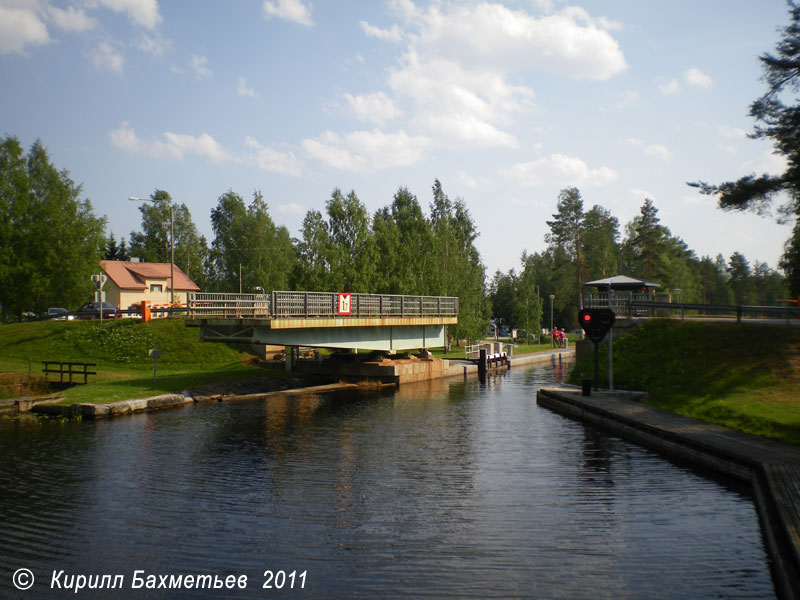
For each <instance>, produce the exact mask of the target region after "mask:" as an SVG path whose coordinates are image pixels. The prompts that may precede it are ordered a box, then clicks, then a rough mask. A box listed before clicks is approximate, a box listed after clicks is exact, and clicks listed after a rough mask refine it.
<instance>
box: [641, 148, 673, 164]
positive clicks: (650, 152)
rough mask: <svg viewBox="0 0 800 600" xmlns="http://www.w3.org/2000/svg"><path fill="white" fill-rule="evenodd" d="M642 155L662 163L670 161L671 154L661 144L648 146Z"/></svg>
mask: <svg viewBox="0 0 800 600" xmlns="http://www.w3.org/2000/svg"><path fill="white" fill-rule="evenodd" d="M644 153H645V155H646V156H652V157H654V158H659V159H661V160H663V161H668V160H670V159H672V152H670V151H669V150H667V149H666V147H664V146H662V145H661V144H650V145H649V146H647V147H646V148H645V149H644Z"/></svg>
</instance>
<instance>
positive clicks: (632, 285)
mask: <svg viewBox="0 0 800 600" xmlns="http://www.w3.org/2000/svg"><path fill="white" fill-rule="evenodd" d="M584 285H588V286H591V287H596V288H608V287H609V286H610V287H611V289H612V290H637V289H642V288H657V287H661V286H660V285H659V284H657V283H653V282H652V281H645V280H644V279H635V278H633V277H628V276H627V275H614V276H613V277H606V278H605V279H597V280H595V281H587V282H586V283H585V284H584Z"/></svg>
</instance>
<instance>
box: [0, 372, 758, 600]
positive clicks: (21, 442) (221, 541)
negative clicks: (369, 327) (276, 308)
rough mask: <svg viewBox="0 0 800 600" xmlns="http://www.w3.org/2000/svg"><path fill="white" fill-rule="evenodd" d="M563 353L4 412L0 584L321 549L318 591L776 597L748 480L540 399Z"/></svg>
mask: <svg viewBox="0 0 800 600" xmlns="http://www.w3.org/2000/svg"><path fill="white" fill-rule="evenodd" d="M564 372H565V367H564V366H562V367H559V366H558V365H556V368H554V369H547V370H544V369H522V368H515V369H513V370H512V371H508V372H499V373H494V374H490V376H489V377H487V379H486V381H485V382H484V383H481V382H478V381H477V379H474V378H467V379H454V380H439V381H434V382H425V383H419V384H413V385H408V386H404V387H403V388H401V389H400V390H397V391H394V390H389V391H383V392H381V393H372V394H353V393H341V394H334V395H326V396H315V395H308V396H293V397H284V398H270V399H268V400H264V401H255V402H254V401H248V402H239V403H236V402H234V403H225V404H209V405H198V406H196V407H190V408H188V409H182V410H177V411H165V412H159V413H150V414H145V415H135V416H132V417H126V418H120V419H115V420H111V421H97V422H83V423H76V422H60V423H54V422H41V421H23V420H18V421H9V420H3V421H0V452H2V455H3V456H4V460H3V461H0V476H2V481H4V482H12V483H11V484H10V485H9V484H8V483H6V484H4V492H3V494H2V496H0V527H2V531H0V534H1V535H0V556H2V557H3V559H4V560H3V561H0V562H2V564H0V597H3V596H4V594H5V593H6V592H9V591H11V590H10V588H9V586H8V583H7V582H8V581H9V579H8V578H9V577H10V574H11V573H12V572H13V570H14V569H16V568H19V567H23V566H24V567H27V568H31V569H32V570H34V572H35V573H36V574H37V576H39V577H44V576H45V574H47V573H48V572H49V570H51V569H66V570H67V571H70V569H72V571H73V572H87V573H89V572H91V573H118V572H123V573H131V572H132V570H133V569H146V570H147V571H148V572H176V573H181V572H183V573H192V572H215V573H246V574H248V575H249V576H250V577H251V578H252V579H253V581H260V579H259V577H258V576H259V575H260V574H261V573H262V572H263V570H264V569H266V568H283V569H287V570H289V569H294V568H297V569H307V570H308V574H309V576H308V584H307V587H306V589H305V590H304V592H303V595H304V597H310V598H331V597H336V598H346V597H381V598H407V597H435V598H443V597H453V598H468V597H474V598H491V597H497V598H508V597H523V598H558V597H569V598H618V597H636V598H640V597H644V596H652V597H653V598H680V597H683V598H696V597H712V596H716V597H770V596H771V595H772V593H773V592H772V585H771V582H770V580H769V572H768V567H767V562H766V558H765V556H764V552H763V547H762V543H761V539H760V535H759V532H758V527H757V519H756V515H755V512H754V510H753V506H752V503H751V502H750V500H749V499H748V498H747V497H745V496H742V495H741V494H740V493H738V492H737V491H735V490H731V489H728V488H726V487H724V486H723V485H720V484H719V483H717V482H714V481H710V480H708V479H705V478H702V477H699V476H697V475H696V474H694V473H692V472H690V471H687V470H685V469H682V468H679V467H677V466H675V465H673V464H671V463H669V462H666V461H664V460H661V459H660V458H658V457H656V456H654V455H652V454H651V453H649V452H648V451H646V450H644V449H642V448H639V447H637V446H634V445H631V444H627V443H626V442H623V441H620V440H618V439H615V438H612V437H609V436H606V435H605V434H603V433H600V432H598V431H595V430H593V429H591V428H587V427H585V426H583V425H582V424H580V423H576V422H573V421H569V420H567V419H564V418H563V417H561V416H559V415H556V414H555V413H552V412H549V411H547V410H544V409H540V408H539V407H538V406H537V405H536V402H535V391H536V388H537V387H538V386H539V385H542V384H545V383H550V382H552V381H553V380H554V379H555V378H556V377H561V376H563V375H564ZM36 591H38V592H40V593H39V594H38V595H37V597H39V596H42V597H45V592H46V591H47V590H46V589H45V588H39V589H37V590H36ZM248 591H249V595H250V596H257V595H258V594H257V592H260V591H261V590H256V585H255V584H253V585H251V588H250V589H249V590H248ZM196 595H197V596H199V597H202V596H206V597H217V598H218V597H222V596H220V595H219V594H218V593H216V594H215V593H213V592H208V593H203V592H198V594H196ZM241 595H242V597H247V596H248V594H247V592H243V593H242V594H241ZM152 596H153V597H168V596H169V594H158V593H153V594H152ZM30 597H33V596H30ZM120 597H125V596H120ZM137 597H138V596H137ZM143 597H146V596H144V595H143Z"/></svg>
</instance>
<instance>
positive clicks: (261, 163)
mask: <svg viewBox="0 0 800 600" xmlns="http://www.w3.org/2000/svg"><path fill="white" fill-rule="evenodd" d="M245 144H246V145H247V147H248V148H252V149H253V150H255V154H248V155H247V156H246V158H245V162H246V163H248V164H250V165H254V166H256V167H258V168H259V169H261V170H262V171H272V172H274V173H281V174H283V175H293V176H299V175H302V173H303V161H302V160H300V159H299V158H297V157H296V156H295V155H294V154H292V153H291V152H288V153H286V152H278V151H277V150H274V149H273V148H269V147H267V146H262V145H261V144H259V143H258V141H256V140H255V139H253V138H251V137H248V138H247V139H246V140H245Z"/></svg>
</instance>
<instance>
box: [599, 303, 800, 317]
mask: <svg viewBox="0 0 800 600" xmlns="http://www.w3.org/2000/svg"><path fill="white" fill-rule="evenodd" d="M584 306H585V307H586V308H607V307H608V299H607V298H598V297H589V298H586V299H585V301H584ZM612 310H614V312H615V313H616V314H617V315H618V316H627V317H631V316H632V317H646V316H661V317H672V316H673V314H674V313H676V312H677V313H679V315H680V318H681V319H684V318H685V317H686V312H687V311H697V312H699V313H704V314H705V316H708V313H712V314H714V315H720V314H728V315H730V316H735V317H736V321H737V322H739V323H741V321H742V318H743V317H744V316H747V315H750V316H753V317H756V318H758V317H762V318H772V319H786V320H787V321H789V320H790V319H791V318H793V317H794V318H798V317H800V308H794V307H791V306H749V305H733V304H730V305H728V304H681V303H673V302H653V301H649V300H630V299H627V298H625V299H619V300H618V299H617V298H613V299H612Z"/></svg>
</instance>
